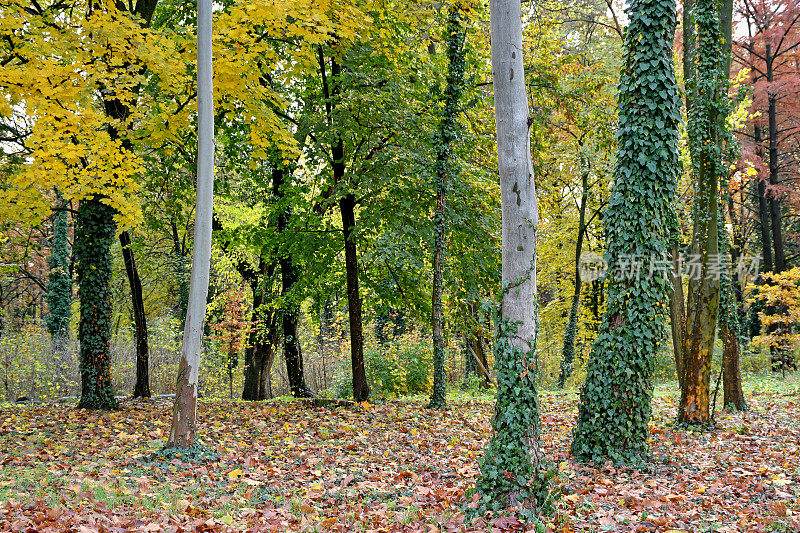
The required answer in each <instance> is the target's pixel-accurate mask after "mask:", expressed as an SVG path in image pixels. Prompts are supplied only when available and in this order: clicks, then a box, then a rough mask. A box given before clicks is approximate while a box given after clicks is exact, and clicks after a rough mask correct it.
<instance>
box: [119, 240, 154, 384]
mask: <svg viewBox="0 0 800 533" xmlns="http://www.w3.org/2000/svg"><path fill="white" fill-rule="evenodd" d="M119 243H120V246H121V247H122V259H123V261H124V262H125V272H126V274H127V275H128V285H129V286H130V288H131V304H132V305H133V327H134V338H135V341H136V384H135V385H134V387H133V397H134V398H149V397H150V349H149V346H148V343H147V315H145V313H144V297H143V295H142V281H141V279H139V269H138V268H136V260H135V258H134V256H133V250H132V249H131V235H130V233H128V232H127V231H123V232H122V233H120V234H119Z"/></svg>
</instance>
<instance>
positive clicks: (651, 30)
mask: <svg viewBox="0 0 800 533" xmlns="http://www.w3.org/2000/svg"><path fill="white" fill-rule="evenodd" d="M626 12H627V14H628V18H629V21H630V22H629V25H628V28H627V31H626V32H625V59H624V66H623V69H622V71H621V77H620V91H619V97H618V98H619V104H618V108H619V126H618V128H619V130H618V132H617V138H618V139H619V148H618V150H617V164H616V167H615V171H614V184H613V187H612V190H611V197H610V199H609V205H608V208H607V209H606V212H605V215H604V217H603V222H604V225H605V226H606V257H607V258H608V262H609V265H608V267H609V268H608V272H609V273H610V274H611V275H608V276H607V277H606V290H607V297H606V303H607V305H606V311H605V314H604V315H603V320H602V323H601V325H600V330H599V333H598V336H597V339H596V340H595V342H594V345H593V347H592V352H591V355H590V356H589V363H588V366H587V371H586V381H585V382H584V384H583V387H582V388H581V403H580V407H579V410H578V424H577V427H576V429H575V432H574V434H573V435H574V438H573V441H572V453H573V454H574V455H575V457H576V458H577V459H578V460H580V461H594V462H596V463H603V462H605V461H607V460H611V461H613V462H615V463H628V462H638V461H641V460H642V459H644V457H645V456H646V455H647V439H648V437H649V436H650V433H649V431H648V427H647V424H648V421H649V419H650V415H651V410H650V402H651V399H652V393H653V375H652V372H653V361H654V358H655V356H656V353H657V352H658V348H659V340H660V339H661V336H662V335H663V330H664V318H665V315H666V313H665V311H666V303H667V298H668V296H669V294H668V286H669V282H668V279H667V278H666V273H665V272H663V271H652V272H651V274H652V275H637V273H636V272H629V271H626V264H627V263H628V262H630V261H631V254H635V257H643V258H645V261H648V260H651V259H652V260H653V261H655V260H661V259H662V258H663V259H664V261H665V262H666V259H667V257H668V252H669V241H670V238H671V236H670V234H669V231H670V227H671V221H673V220H674V218H675V211H674V205H675V196H676V185H677V181H676V177H677V173H678V169H679V166H680V162H679V158H678V139H679V137H680V135H679V129H678V128H679V124H680V120H681V113H680V109H681V104H682V102H681V98H680V91H679V89H678V86H677V83H676V81H675V72H674V66H673V61H672V41H673V37H674V32H675V23H676V12H675V4H674V3H672V2H662V1H660V0H639V1H637V2H631V3H629V4H628V6H627V11H626ZM644 110H647V111H644ZM648 266H649V265H648ZM654 266H655V265H654ZM643 267H645V265H643Z"/></svg>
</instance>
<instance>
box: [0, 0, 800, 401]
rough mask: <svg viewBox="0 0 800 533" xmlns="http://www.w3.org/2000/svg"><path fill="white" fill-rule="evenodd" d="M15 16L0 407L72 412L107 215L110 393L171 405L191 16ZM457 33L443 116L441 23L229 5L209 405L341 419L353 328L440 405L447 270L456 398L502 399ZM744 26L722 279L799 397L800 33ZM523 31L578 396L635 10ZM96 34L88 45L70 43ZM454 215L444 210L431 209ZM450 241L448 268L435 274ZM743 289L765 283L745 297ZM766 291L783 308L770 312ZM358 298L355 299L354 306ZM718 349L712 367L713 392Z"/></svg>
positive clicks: (485, 162) (2, 53)
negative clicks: (89, 270) (286, 404)
mask: <svg viewBox="0 0 800 533" xmlns="http://www.w3.org/2000/svg"><path fill="white" fill-rule="evenodd" d="M23 4H24V3H15V2H4V3H3V4H2V8H1V9H2V10H3V22H2V23H1V24H2V25H1V26H0V31H1V32H2V35H4V36H8V38H7V39H5V40H4V41H3V43H2V45H0V46H1V47H2V48H0V58H2V65H3V68H2V71H1V72H0V87H2V90H3V98H2V99H0V111H2V118H0V142H2V147H3V151H2V156H0V191H1V192H2V195H3V203H2V207H0V216H2V226H1V227H0V231H1V233H0V241H2V249H1V250H0V253H1V254H2V258H1V259H0V364H2V369H0V373H2V376H1V377H0V379H2V386H1V387H0V397H2V398H3V399H4V400H6V401H14V400H16V399H17V398H20V397H27V398H31V399H35V400H38V401H44V400H53V399H57V398H61V397H66V396H79V395H80V383H81V381H80V370H79V366H80V365H79V350H78V344H77V340H76V335H77V331H78V320H79V307H78V297H77V289H76V287H75V278H76V275H77V274H76V264H79V263H80V259H79V258H78V257H76V253H75V252H76V248H75V227H76V217H77V216H78V214H79V213H78V204H79V202H80V201H81V200H85V199H86V198H88V197H89V195H91V194H100V195H101V196H102V197H103V198H105V200H103V201H104V202H105V203H106V204H108V205H109V206H110V207H112V208H113V209H114V211H113V213H114V215H113V216H114V221H115V228H116V230H115V231H116V233H115V234H114V236H113V245H112V246H111V248H110V250H111V256H110V259H111V261H112V265H113V266H112V270H111V273H110V275H111V284H110V287H111V294H108V295H106V296H107V297H108V300H109V302H110V303H111V305H112V306H113V307H112V310H111V314H110V324H109V327H110V331H111V345H110V346H111V348H110V357H111V359H110V372H111V376H112V378H113V386H114V390H115V391H117V393H118V394H129V393H131V392H133V391H134V388H135V387H136V381H137V361H138V362H141V361H143V360H145V361H149V363H146V368H149V378H148V381H147V383H141V382H140V383H139V386H138V387H136V390H137V391H138V393H142V392H143V391H145V390H148V391H149V393H152V394H169V393H172V392H174V383H175V371H176V368H177V361H178V359H179V352H180V340H181V333H182V321H183V318H184V317H185V309H186V301H187V296H188V273H189V267H190V258H191V252H192V248H193V242H192V227H193V216H194V181H195V172H196V168H195V164H194V160H195V159H194V158H195V151H196V133H195V116H194V107H195V103H194V90H195V89H194V77H193V76H194V66H193V57H194V53H195V51H194V48H193V47H194V43H193V36H192V35H193V32H194V18H193V14H192V11H191V9H190V8H192V6H190V5H188V4H182V3H177V2H159V3H158V4H157V5H156V4H155V3H153V4H152V7H153V9H154V11H147V10H146V8H147V6H144V4H142V5H143V6H144V9H145V11H137V10H140V8H141V6H138V7H136V8H135V9H133V11H134V13H133V14H132V15H131V16H130V17H125V16H119V15H120V14H124V12H125V11H126V10H128V9H129V8H126V7H125V6H122V5H120V6H118V7H116V8H113V7H112V6H104V8H103V9H95V7H93V6H94V4H92V3H86V4H85V5H84V4H83V3H77V4H75V5H74V6H73V5H72V4H70V6H71V7H70V9H67V5H66V4H64V3H61V2H48V3H44V4H41V5H40V4H37V3H34V4H33V5H30V6H29V5H27V4H24V5H23ZM463 8H464V15H463V17H462V19H461V22H460V24H461V26H459V27H458V28H457V31H458V32H459V35H460V38H461V39H462V40H463V42H462V44H461V46H463V53H462V55H461V56H460V59H459V60H460V61H461V62H462V64H461V68H462V69H463V80H462V85H461V88H460V89H459V91H460V93H459V95H458V98H457V100H456V101H455V104H454V105H450V107H448V104H447V99H446V95H447V94H448V91H449V90H451V84H449V82H450V81H452V80H450V79H448V65H449V63H450V61H451V60H452V56H449V55H448V42H447V36H448V31H447V28H448V26H447V25H448V13H449V11H448V10H447V9H446V8H445V7H443V6H439V5H435V4H432V3H425V2H404V3H394V2H385V1H380V2H347V1H330V2H296V3H294V5H292V6H289V5H283V4H272V3H263V2H250V1H247V2H233V1H230V2H222V3H220V4H218V5H217V6H216V13H215V32H216V33H215V42H214V46H215V61H216V65H215V69H216V74H215V76H216V78H215V84H216V87H215V90H216V93H215V96H216V106H217V111H216V121H215V122H216V129H217V137H216V143H217V150H218V152H217V153H218V155H217V168H216V194H215V202H216V205H215V212H214V233H213V235H214V248H213V260H212V281H211V288H210V295H209V309H208V314H207V328H206V337H205V345H204V346H205V351H204V356H203V368H202V370H201V373H200V382H201V386H200V391H201V394H202V395H204V396H205V397H206V398H227V397H242V396H243V395H244V397H245V398H250V399H258V398H268V397H274V396H279V395H284V394H290V393H294V394H296V395H298V394H299V395H306V394H314V395H319V396H326V397H348V396H351V395H352V376H351V368H352V367H351V356H352V353H353V352H354V351H353V350H352V343H353V340H354V339H357V336H356V337H353V336H351V333H352V326H351V324H353V322H352V318H351V316H350V315H349V313H356V314H358V315H359V316H360V321H361V322H362V323H363V357H364V361H365V367H366V378H367V382H368V384H369V386H370V388H371V391H372V394H373V397H374V396H378V397H380V396H392V395H398V394H406V393H422V392H425V393H427V392H429V391H430V389H431V387H432V384H433V347H432V325H431V314H432V311H433V308H432V292H435V291H433V288H432V283H433V280H434V272H435V271H440V272H441V273H442V278H441V279H442V280H443V287H442V298H443V316H444V320H443V324H444V327H443V338H444V343H445V345H446V352H445V354H446V356H445V359H444V360H445V366H444V371H445V373H446V379H447V382H448V386H450V387H482V386H486V387H491V386H492V381H493V377H492V365H493V354H492V349H491V345H492V338H493V332H494V324H493V320H494V310H495V308H496V304H495V295H496V294H498V292H499V289H500V264H499V261H500V235H499V232H500V225H499V221H500V201H499V184H498V181H497V176H496V151H495V140H494V120H493V115H492V90H491V89H492V87H491V66H490V63H489V42H488V39H489V36H488V10H487V8H486V6H483V5H481V4H480V3H472V4H469V5H465V6H463ZM131 9H132V8H131ZM733 13H734V17H733V43H732V45H733V46H732V58H733V60H732V64H731V74H730V87H729V94H730V96H731V99H732V113H731V116H730V119H729V122H730V124H731V125H732V127H733V131H734V140H735V143H732V144H731V148H732V150H734V151H735V158H733V159H731V161H730V166H729V175H728V176H726V182H727V183H726V184H725V186H724V187H723V190H724V202H723V204H721V205H723V206H724V209H722V211H723V212H722V213H721V214H720V218H719V221H720V223H721V224H723V225H724V229H725V232H726V234H727V236H728V239H730V242H731V245H730V247H729V248H728V250H727V252H724V251H723V252H722V253H723V254H726V255H728V256H729V257H726V259H727V260H729V262H730V264H731V265H733V267H734V268H733V269H732V272H733V276H734V279H733V284H734V287H735V291H734V292H735V298H736V301H735V306H736V312H737V315H738V319H739V322H740V323H741V326H742V329H741V341H742V347H743V350H742V353H741V357H740V366H741V370H742V371H743V372H745V373H746V374H751V373H753V374H758V373H767V372H773V371H780V372H784V371H787V370H793V369H795V368H796V358H797V355H796V352H797V333H796V327H797V325H796V319H797V316H796V315H797V312H798V311H797V305H796V303H797V299H798V294H800V287H799V286H798V283H800V274H798V272H799V271H798V270H797V269H796V268H795V267H794V266H795V264H796V263H797V258H798V239H797V235H798V232H797V230H796V226H797V214H798V204H797V200H798V195H797V187H796V179H797V175H798V160H797V149H798V139H800V137H798V133H800V132H799V131H798V122H797V106H798V103H800V102H798V98H800V97H799V96H798V91H797V80H798V63H797V59H796V54H797V47H798V46H799V45H800V31H799V30H798V24H800V22H798V19H799V18H800V8H798V6H797V4H796V2H792V1H787V0H779V1H753V0H745V1H743V2H736V3H735V5H734V9H733ZM87 14H88V15H87ZM23 17H24V20H26V21H27V23H26V25H25V26H24V27H23V26H17V25H16V24H17V22H18V21H19V20H22V18H23ZM284 19H285V20H288V21H290V22H289V24H288V25H287V26H285V27H284V28H282V29H281V30H280V31H278V30H277V29H276V28H277V26H276V23H275V21H277V20H284ZM523 19H524V20H523V22H524V32H525V50H524V57H525V62H526V64H525V68H526V73H527V88H528V93H529V96H530V108H531V130H532V140H533V147H532V149H533V159H534V166H535V178H536V186H537V188H538V189H537V190H538V196H539V203H540V206H539V207H540V213H541V220H540V225H539V245H538V253H539V261H538V289H539V294H538V308H539V311H540V321H541V329H540V333H539V339H538V353H539V374H538V381H539V384H540V386H542V387H545V388H551V387H556V386H568V387H577V386H579V385H580V384H581V383H582V381H583V379H584V377H585V374H586V360H587V357H588V355H589V351H590V349H591V346H592V342H593V340H594V338H595V336H596V334H597V330H598V326H599V323H600V319H601V317H602V314H603V312H604V306H605V302H604V292H603V281H602V280H596V281H591V282H581V280H580V277H579V276H578V275H577V270H578V260H577V259H578V257H580V255H581V253H586V252H593V253H596V254H600V255H602V254H603V252H604V245H605V237H604V225H603V210H604V209H605V208H606V206H607V203H608V198H609V191H610V187H611V184H612V170H613V168H614V165H615V153H616V150H617V139H616V137H615V131H616V127H617V117H618V115H617V109H616V94H617V84H618V81H619V72H620V68H621V62H622V58H623V47H622V32H623V29H622V26H624V25H625V24H626V19H625V16H624V14H623V13H622V10H621V7H620V6H617V5H614V4H612V3H605V2H595V1H593V0H586V1H582V2H578V3H576V2H558V1H546V2H536V3H527V4H525V5H524V6H523ZM451 22H452V21H451ZM81 24H83V25H85V27H86V28H87V30H89V31H90V32H95V33H94V34H93V37H92V38H89V37H87V35H88V34H82V33H80V32H77V31H76V28H78V27H79V26H80V25H81ZM451 30H452V27H451ZM678 31H679V34H678V38H676V40H675V43H676V46H675V58H676V64H677V65H678V68H677V74H678V78H679V80H678V81H679V83H680V84H682V83H683V79H682V78H683V74H684V70H682V69H681V68H680V65H681V64H682V59H683V48H682V44H681V38H680V37H681V33H680V32H681V29H680V28H679V30H678ZM331 35H334V36H335V38H333V39H331V38H330V36H331ZM98 36H100V37H98ZM110 80H111V81H113V84H114V88H113V89H111V88H109V87H108V86H107V85H108V84H109V83H111V81H110ZM98 103H103V105H102V106H101V107H103V109H104V112H98V106H97V104H98ZM448 113H449V116H451V117H452V122H451V123H450V125H449V126H447V127H448V128H451V129H450V130H443V129H442V128H443V127H442V124H443V122H442V116H443V115H446V114H448ZM443 132H444V133H443ZM445 139H447V140H448V142H449V143H450V144H448V145H447V147H446V152H447V153H448V159H447V162H446V167H442V166H441V165H439V163H437V161H438V162H441V159H442V153H443V150H442V146H443V143H444V142H445ZM681 147H682V150H683V151H682V158H683V175H682V176H681V178H680V180H679V184H678V206H677V207H678V214H679V219H678V228H679V230H680V234H679V235H678V236H677V244H678V247H679V248H680V249H685V250H687V251H686V253H688V245H689V243H690V240H691V233H692V222H691V209H692V205H694V198H695V195H696V192H695V190H694V189H693V179H694V178H693V175H692V164H691V162H690V159H689V141H688V139H687V134H686V131H685V129H684V130H683V140H682V144H681ZM437 165H439V166H437ZM442 172H443V173H442ZM443 175H445V176H446V177H447V179H446V180H445V181H444V182H443V181H442V179H441V177H442V176H443ZM441 191H445V192H446V202H439V203H438V204H437V200H438V199H439V198H440V197H441ZM84 203H86V202H84ZM437 205H438V206H439V207H437ZM442 222H444V225H443V226H442V225H441V223H442ZM440 228H445V229H444V230H442V229H440ZM441 231H446V253H444V254H443V256H442V257H443V260H442V261H440V262H439V263H438V264H437V265H436V268H434V265H433V261H434V257H435V255H436V254H435V252H436V243H437V240H436V237H437V235H438V234H440V233H441ZM345 242H347V243H349V244H350V245H351V246H352V247H353V248H354V249H353V254H354V255H352V256H351V258H348V257H347V255H348V250H347V247H346V246H345ZM754 260H757V262H756V263H754V262H753V261H754ZM740 262H741V263H740ZM740 264H742V265H744V264H746V265H747V267H748V269H749V270H746V274H745V275H742V276H739V275H737V274H738V272H739V271H740V269H737V268H735V267H736V266H737V265H740ZM754 268H755V270H754ZM758 273H761V274H764V275H766V274H770V273H774V275H775V277H774V278H771V279H774V280H775V281H774V282H770V283H767V284H766V286H762V285H761V283H762V280H764V279H767V278H761V279H758V278H757V274H758ZM348 275H350V276H351V279H350V283H351V287H352V283H354V282H355V283H357V285H358V287H357V289H356V290H357V291H358V293H357V297H353V295H352V294H351V295H350V296H351V297H350V298H348V280H347V278H348ZM684 283H688V278H685V279H684ZM356 301H358V302H360V310H358V309H355V308H354V305H355V302H356ZM765 312H766V315H765ZM765 317H766V319H765ZM355 342H356V343H358V340H356V341H355ZM722 348H723V343H722V342H721V341H720V340H718V341H717V344H716V348H715V354H716V355H715V359H714V363H713V366H714V370H713V372H712V374H713V375H714V376H715V378H716V375H717V369H718V368H719V365H720V361H721V358H722ZM570 351H574V363H571V364H569V365H567V366H566V367H565V365H564V363H563V361H564V359H565V357H567V356H570V357H572V356H571V354H570ZM287 363H288V364H287ZM140 364H141V363H140ZM655 365H656V366H655V370H656V374H655V375H656V377H657V378H658V379H663V380H667V379H673V378H675V377H676V374H675V363H674V354H673V347H672V345H671V343H670V335H669V330H665V335H664V338H663V341H662V343H661V349H660V351H659V353H658V356H657V358H656V359H655ZM287 366H288V368H289V370H288V371H287ZM573 366H574V371H571V372H570V371H569V370H568V371H567V372H566V373H565V371H564V368H568V369H570V370H571V369H572V367H573ZM248 372H250V374H248ZM139 379H140V380H142V379H144V378H143V377H142V370H141V368H140V370H139ZM248 380H249V381H248ZM259 380H260V381H259ZM145 385H147V387H145Z"/></svg>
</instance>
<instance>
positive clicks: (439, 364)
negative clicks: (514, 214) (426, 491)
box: [428, 4, 465, 409]
mask: <svg viewBox="0 0 800 533" xmlns="http://www.w3.org/2000/svg"><path fill="white" fill-rule="evenodd" d="M463 16H464V15H463V12H462V8H461V6H459V5H457V4H455V5H453V6H451V7H450V13H449V16H448V19H447V28H446V33H445V42H446V43H447V60H448V62H447V85H446V87H445V90H444V98H443V100H444V109H443V110H442V118H441V121H440V122H439V129H438V131H437V132H436V138H435V140H434V144H435V145H436V169H435V172H436V178H435V179H436V211H435V212H434V215H433V217H434V220H433V233H434V245H433V288H432V300H433V301H432V305H431V308H432V310H433V313H432V317H431V323H432V324H431V329H432V331H433V392H432V394H431V400H430V403H429V404H428V407H431V408H433V409H442V408H444V407H445V404H446V397H445V379H446V375H445V369H444V358H445V344H444V325H443V320H442V311H443V307H444V305H443V303H442V291H443V289H444V259H445V253H446V252H447V218H446V216H447V214H446V210H445V206H446V203H447V189H448V177H449V175H450V174H451V173H453V172H454V164H453V157H452V154H451V151H452V145H453V144H454V143H455V142H456V141H457V140H458V136H459V134H458V128H459V125H458V114H459V112H460V107H461V94H462V92H463V90H464V67H465V63H464V40H465V32H464V29H463V25H464V21H463V20H462V19H463Z"/></svg>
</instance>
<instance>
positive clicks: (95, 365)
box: [74, 196, 117, 409]
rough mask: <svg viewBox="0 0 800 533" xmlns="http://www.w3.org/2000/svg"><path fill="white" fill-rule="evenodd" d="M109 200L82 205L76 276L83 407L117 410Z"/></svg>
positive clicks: (77, 232) (112, 229)
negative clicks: (112, 343) (112, 374)
mask: <svg viewBox="0 0 800 533" xmlns="http://www.w3.org/2000/svg"><path fill="white" fill-rule="evenodd" d="M104 200H105V199H103V198H98V197H96V196H95V197H92V198H89V199H86V200H82V201H81V202H80V204H79V207H78V216H77V219H76V223H75V246H74V253H75V259H76V271H77V280H78V297H79V299H80V307H81V320H80V326H79V328H78V340H79V341H80V372H81V399H80V402H79V403H78V407H81V408H86V409H116V407H117V400H116V398H115V396H114V387H113V385H112V383H111V316H112V302H111V275H112V266H113V264H112V258H111V245H112V243H113V241H114V237H115V235H116V223H115V222H114V208H113V207H111V206H110V205H108V203H106V202H105V201H104Z"/></svg>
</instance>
